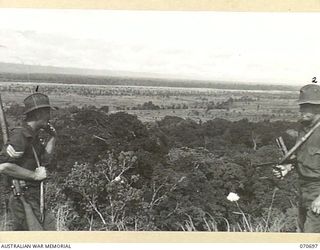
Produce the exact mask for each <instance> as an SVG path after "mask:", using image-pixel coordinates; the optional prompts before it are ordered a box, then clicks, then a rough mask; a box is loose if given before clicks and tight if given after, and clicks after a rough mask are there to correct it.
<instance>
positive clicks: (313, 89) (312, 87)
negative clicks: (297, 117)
mask: <svg viewBox="0 0 320 250" xmlns="http://www.w3.org/2000/svg"><path fill="white" fill-rule="evenodd" d="M298 104H299V105H301V104H320V86H319V85H316V84H308V85H306V86H303V87H302V88H301V89H300V95H299V100H298Z"/></svg>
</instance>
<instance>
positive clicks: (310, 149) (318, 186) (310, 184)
mask: <svg viewBox="0 0 320 250" xmlns="http://www.w3.org/2000/svg"><path fill="white" fill-rule="evenodd" d="M306 132H307V131H305V130H302V131H301V132H300V133H299V138H298V140H299V139H300V138H301V137H302V136H304V135H305V134H306ZM297 163H298V164H297V166H296V168H297V172H298V175H299V189H300V190H299V193H300V197H299V228H300V231H302V232H307V233H319V232H320V215H317V214H315V213H314V212H312V210H311V203H312V202H313V201H314V200H315V199H316V198H317V197H318V196H319V195H320V128H317V129H316V130H315V131H314V133H313V134H312V135H311V136H310V137H309V138H308V139H307V141H306V142H305V143H304V144H303V145H302V146H301V147H300V148H299V149H298V151H297Z"/></svg>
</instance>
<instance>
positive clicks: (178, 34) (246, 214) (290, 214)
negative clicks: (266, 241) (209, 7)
mask: <svg viewBox="0 0 320 250" xmlns="http://www.w3.org/2000/svg"><path fill="white" fill-rule="evenodd" d="M319 23H320V14H319V13H284V12H277V13H271V12H269V13H268V12H259V13H258V12H221V11H155V10H154V11H151V10H149V11H134V10H88V9H87V10H80V9H78V10H76V9H32V8H30V9H14V8H11V9H6V8H0V94H1V98H0V124H1V133H0V135H1V136H0V143H1V152H0V173H1V181H0V186H1V193H0V230H1V231H170V232H173V231H180V232H194V231H201V232H276V233H286V232H291V233H295V232H296V233H318V232H320V60H319V59H320V50H319V41H320V34H319V32H318V29H319V28H318V26H319Z"/></svg>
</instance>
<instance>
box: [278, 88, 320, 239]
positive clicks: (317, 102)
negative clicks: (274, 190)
mask: <svg viewBox="0 0 320 250" xmlns="http://www.w3.org/2000/svg"><path fill="white" fill-rule="evenodd" d="M298 104H299V105H300V113H301V118H300V123H301V129H300V131H299V136H298V140H297V142H298V141H299V139H301V138H302V137H303V136H305V135H306V133H308V131H310V129H311V128H314V127H315V125H317V124H318V123H319V122H320V86H318V85H315V84H309V85H306V86H304V87H302V88H301V90H300V96H299V102H298ZM296 160H297V163H296V169H297V172H298V176H299V215H298V224H299V230H300V232H306V233H319V232H320V127H317V128H316V129H315V131H314V132H313V133H312V134H311V135H310V137H308V138H307V140H306V141H305V142H304V143H303V144H302V145H301V146H300V147H299V148H298V149H297V151H296ZM277 167H278V169H279V170H280V171H276V170H274V175H275V176H276V177H278V178H282V177H284V176H285V175H286V174H287V173H288V172H290V171H291V170H292V169H293V165H292V164H284V165H278V166H277Z"/></svg>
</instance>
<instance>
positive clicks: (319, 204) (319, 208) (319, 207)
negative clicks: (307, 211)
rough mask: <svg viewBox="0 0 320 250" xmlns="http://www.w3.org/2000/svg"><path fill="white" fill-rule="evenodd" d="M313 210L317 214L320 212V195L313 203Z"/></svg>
mask: <svg viewBox="0 0 320 250" xmlns="http://www.w3.org/2000/svg"><path fill="white" fill-rule="evenodd" d="M311 210H312V212H314V213H316V214H320V196H319V197H317V198H316V199H315V200H314V201H313V202H312V203H311Z"/></svg>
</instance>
